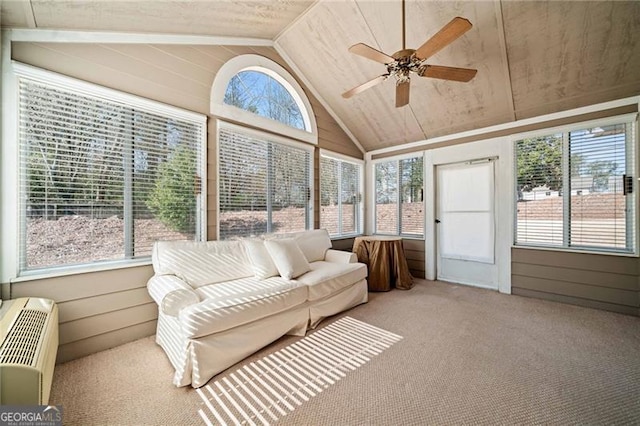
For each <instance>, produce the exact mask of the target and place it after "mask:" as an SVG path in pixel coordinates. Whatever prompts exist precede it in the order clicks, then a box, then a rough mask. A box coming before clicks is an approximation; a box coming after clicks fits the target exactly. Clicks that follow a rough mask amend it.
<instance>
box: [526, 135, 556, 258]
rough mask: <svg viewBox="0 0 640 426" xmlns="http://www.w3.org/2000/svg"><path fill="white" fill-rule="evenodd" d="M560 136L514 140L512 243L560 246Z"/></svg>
mask: <svg viewBox="0 0 640 426" xmlns="http://www.w3.org/2000/svg"><path fill="white" fill-rule="evenodd" d="M562 140H563V135H562V134H561V133H559V134H552V135H546V136H540V137H535V138H528V139H522V140H519V141H517V142H516V150H515V155H516V170H517V172H516V173H517V176H516V191H517V202H516V211H517V217H516V224H517V226H516V228H517V229H516V237H515V239H516V243H519V244H534V245H550V246H562V245H563V243H564V225H563V209H564V204H563V203H564V197H563V196H562V192H563V191H562V189H563V188H562V186H563V172H562V169H563V161H562V158H563V143H562Z"/></svg>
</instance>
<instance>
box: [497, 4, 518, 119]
mask: <svg viewBox="0 0 640 426" xmlns="http://www.w3.org/2000/svg"><path fill="white" fill-rule="evenodd" d="M494 4H495V6H496V20H497V21H498V39H499V42H500V51H501V52H502V55H503V59H504V60H503V61H502V63H503V64H504V68H505V70H504V75H506V76H507V81H505V88H506V91H507V96H508V98H509V99H508V104H509V108H510V109H511V111H510V112H511V119H512V120H515V119H516V106H515V101H514V99H513V89H512V86H511V72H510V66H509V53H508V52H507V36H506V33H505V30H504V19H503V15H502V0H496V1H495V3H494Z"/></svg>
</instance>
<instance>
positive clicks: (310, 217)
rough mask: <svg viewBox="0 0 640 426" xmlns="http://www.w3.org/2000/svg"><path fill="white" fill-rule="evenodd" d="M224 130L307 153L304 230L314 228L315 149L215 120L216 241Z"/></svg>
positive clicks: (287, 139) (288, 139) (218, 234)
mask: <svg viewBox="0 0 640 426" xmlns="http://www.w3.org/2000/svg"><path fill="white" fill-rule="evenodd" d="M222 129H225V130H229V131H232V132H233V131H237V132H239V133H243V134H247V135H250V136H253V137H255V138H257V139H266V140H268V141H269V142H274V143H278V144H281V145H285V146H290V147H293V148H297V149H301V150H304V151H307V152H308V153H309V164H308V167H309V169H308V170H309V176H308V179H309V181H308V185H309V186H308V188H309V198H308V200H307V203H308V205H307V210H306V212H305V213H306V227H305V229H306V230H309V229H313V228H314V208H313V206H314V204H315V197H314V194H315V191H314V180H315V179H314V155H313V153H314V151H315V147H314V146H313V145H311V144H308V143H304V142H300V141H296V140H293V139H290V138H287V137H284V136H279V135H274V134H272V133H269V132H266V131H263V130H259V129H254V128H248V127H245V126H241V125H237V124H233V123H229V122H227V121H224V120H221V119H217V120H216V136H215V138H216V182H217V186H216V211H217V212H218V215H217V218H216V239H218V240H219V239H220V167H218V165H219V164H220V130H222Z"/></svg>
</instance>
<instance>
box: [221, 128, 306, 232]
mask: <svg viewBox="0 0 640 426" xmlns="http://www.w3.org/2000/svg"><path fill="white" fill-rule="evenodd" d="M218 142H219V164H218V170H219V194H220V195H219V198H220V214H219V227H220V232H219V238H220V239H228V238H231V237H239V236H252V235H261V234H264V233H268V232H289V231H301V230H304V229H307V228H308V226H309V225H308V223H309V209H308V206H309V195H310V194H309V181H310V178H309V176H310V175H309V173H310V172H309V169H310V166H309V165H310V155H311V154H310V152H309V151H308V150H305V149H301V148H296V147H293V146H289V145H284V144H279V143H276V142H273V141H270V140H268V138H266V137H259V136H253V134H252V133H251V134H250V133H248V132H247V133H244V132H240V131H237V130H235V129H228V128H224V127H222V128H220V129H219V140H218Z"/></svg>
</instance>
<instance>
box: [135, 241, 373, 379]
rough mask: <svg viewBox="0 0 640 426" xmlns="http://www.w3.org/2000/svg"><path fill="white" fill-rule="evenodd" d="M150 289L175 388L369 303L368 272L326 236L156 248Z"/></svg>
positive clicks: (159, 244)
mask: <svg viewBox="0 0 640 426" xmlns="http://www.w3.org/2000/svg"><path fill="white" fill-rule="evenodd" d="M152 259H153V268H154V272H155V275H154V276H153V277H152V278H151V279H150V280H149V282H148V283H147V288H148V290H149V294H150V295H151V297H152V298H153V300H155V302H156V303H157V304H158V311H159V312H158V329H157V334H156V342H157V343H158V344H159V345H160V346H161V347H162V348H163V349H164V351H165V352H166V354H167V356H168V357H169V360H170V361H171V364H172V365H173V367H174V368H175V370H176V372H175V375H174V379H173V382H174V384H175V385H176V386H186V385H189V384H190V385H192V386H193V387H194V388H197V387H200V386H203V385H204V384H205V383H206V382H207V381H209V379H211V377H213V376H214V375H216V374H218V373H219V372H221V371H223V370H224V369H226V368H228V367H230V366H231V365H233V364H235V363H236V362H238V361H240V360H242V359H244V358H245V357H247V356H249V355H250V354H252V353H254V352H255V351H257V350H258V349H260V348H262V347H264V346H266V345H267V344H269V343H271V342H273V341H274V340H277V339H278V338H280V337H281V336H283V335H285V334H293V335H297V336H303V335H304V334H305V333H306V331H307V329H309V328H315V326H316V325H317V324H318V323H319V322H320V321H321V320H322V319H323V318H325V317H327V316H330V315H334V314H337V313H339V312H341V311H344V310H346V309H349V308H351V307H353V306H356V305H359V304H361V303H365V302H367V297H368V294H367V282H366V276H367V267H366V265H364V264H362V263H357V258H356V256H355V255H354V254H353V253H348V252H342V251H337V250H332V249H331V240H330V239H329V235H328V233H327V232H326V231H325V230H312V231H304V232H299V233H294V234H280V235H277V234H276V235H270V236H268V237H265V238H264V239H245V240H236V241H208V242H184V241H169V242H157V243H156V244H155V245H154V249H153V256H152Z"/></svg>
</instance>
